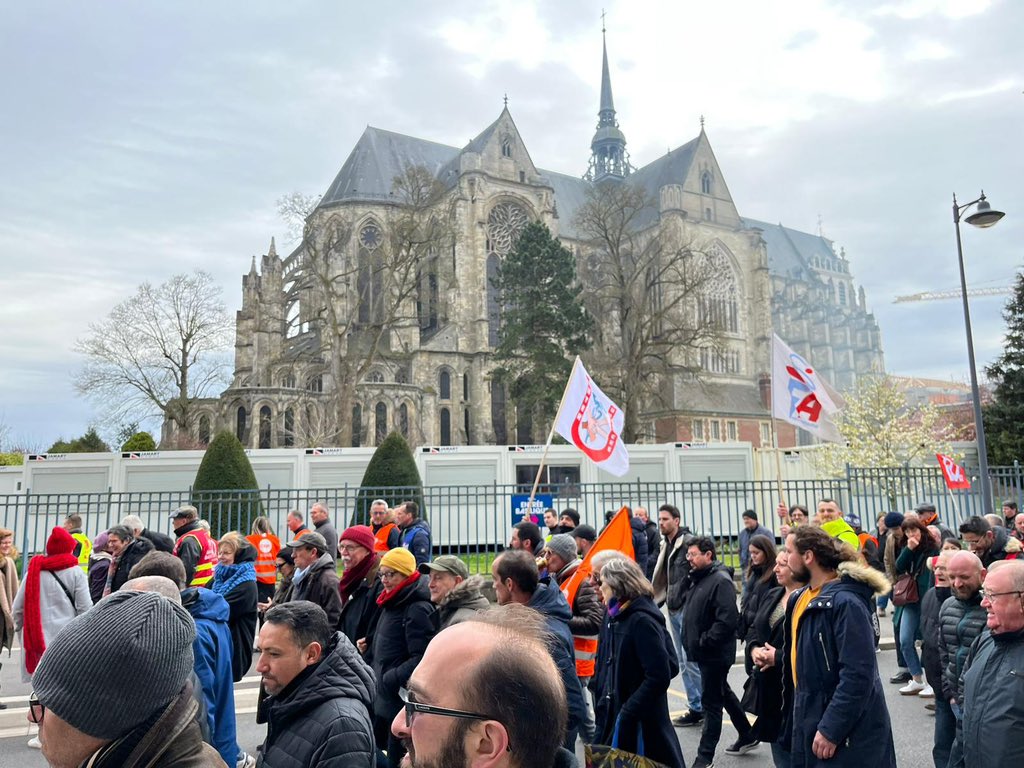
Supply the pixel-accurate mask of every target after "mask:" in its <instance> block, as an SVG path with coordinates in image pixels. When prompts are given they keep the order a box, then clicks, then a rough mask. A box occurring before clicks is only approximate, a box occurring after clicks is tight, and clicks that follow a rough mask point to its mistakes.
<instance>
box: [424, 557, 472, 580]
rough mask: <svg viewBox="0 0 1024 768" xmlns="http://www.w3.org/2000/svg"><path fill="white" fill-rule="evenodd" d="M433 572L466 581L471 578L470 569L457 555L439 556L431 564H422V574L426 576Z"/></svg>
mask: <svg viewBox="0 0 1024 768" xmlns="http://www.w3.org/2000/svg"><path fill="white" fill-rule="evenodd" d="M431 571H443V572H445V573H453V574H455V575H456V576H461V577H462V578H464V579H468V578H469V568H467V567H466V564H465V563H464V562H462V561H461V560H460V559H459V558H457V557H456V556H455V555H438V556H437V557H435V558H434V559H433V560H432V561H431V562H429V563H421V564H420V573H423V574H426V573H430V572H431Z"/></svg>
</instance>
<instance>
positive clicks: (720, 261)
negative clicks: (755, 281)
mask: <svg viewBox="0 0 1024 768" xmlns="http://www.w3.org/2000/svg"><path fill="white" fill-rule="evenodd" d="M705 259H706V265H707V268H708V269H709V277H708V280H707V281H706V283H705V285H704V288H703V290H702V291H701V295H700V296H699V297H698V299H697V322H698V323H700V324H701V325H714V326H717V327H718V328H721V329H722V330H723V331H726V332H728V333H739V296H738V294H739V291H738V289H737V280H736V274H735V272H734V271H733V268H732V264H730V262H729V259H728V257H727V256H726V255H725V254H723V253H722V252H721V251H720V250H718V248H717V247H712V249H711V250H710V251H709V252H708V253H707V254H706V256H705Z"/></svg>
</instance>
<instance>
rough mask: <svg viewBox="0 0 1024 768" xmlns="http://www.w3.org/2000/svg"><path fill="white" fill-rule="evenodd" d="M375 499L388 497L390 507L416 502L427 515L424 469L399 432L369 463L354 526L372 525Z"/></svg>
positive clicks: (385, 443)
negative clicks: (423, 484) (372, 505)
mask: <svg viewBox="0 0 1024 768" xmlns="http://www.w3.org/2000/svg"><path fill="white" fill-rule="evenodd" d="M374 499H384V501H386V502H387V503H388V506H389V507H394V506H396V505H398V504H400V503H402V502H403V501H415V502H416V503H417V504H418V505H419V508H420V517H421V518H425V517H426V510H425V509H424V508H423V488H422V483H421V481H420V471H419V470H418V469H417V468H416V460H415V459H414V458H413V455H412V449H410V448H409V444H408V443H407V442H406V441H405V438H403V437H402V436H401V435H400V434H398V433H397V432H392V433H391V434H390V435H388V436H387V437H385V438H384V440H383V442H381V444H380V445H378V446H377V450H375V451H374V452H373V456H372V457H371V458H370V463H369V464H367V465H366V471H365V472H364V473H363V482H362V483H361V484H360V488H359V497H358V498H357V500H356V509H355V513H354V514H353V516H352V521H351V525H369V523H370V504H371V503H372V502H373V500H374Z"/></svg>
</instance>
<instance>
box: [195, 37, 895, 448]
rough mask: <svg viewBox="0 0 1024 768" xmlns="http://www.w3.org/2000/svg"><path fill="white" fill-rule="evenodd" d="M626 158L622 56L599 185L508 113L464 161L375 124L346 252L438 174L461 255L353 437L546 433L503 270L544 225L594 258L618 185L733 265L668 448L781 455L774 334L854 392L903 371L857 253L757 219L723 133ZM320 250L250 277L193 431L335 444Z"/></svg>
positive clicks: (598, 147) (343, 177)
mask: <svg viewBox="0 0 1024 768" xmlns="http://www.w3.org/2000/svg"><path fill="white" fill-rule="evenodd" d="M625 147H626V141H625V136H624V134H623V132H622V131H621V130H620V128H619V126H618V123H617V120H616V113H615V109H614V103H613V100H612V91H611V80H610V76H609V71H608V57H607V50H606V51H605V54H604V61H603V72H602V87H601V103H600V110H599V123H598V127H597V130H596V132H595V135H594V139H593V142H592V145H591V159H590V166H589V169H588V171H587V173H586V174H585V175H584V176H583V177H582V178H581V177H574V176H568V175H564V174H561V173H555V172H552V171H546V170H543V169H540V168H537V167H536V166H535V165H534V163H533V160H532V158H531V156H530V153H529V151H528V149H527V147H526V144H525V142H524V141H523V138H522V137H521V136H520V134H519V132H518V130H517V128H516V125H515V123H514V121H513V119H512V116H511V114H510V113H509V110H508V108H507V106H506V108H505V109H504V110H503V111H502V112H501V114H500V115H499V116H498V118H497V120H495V121H494V122H493V123H492V124H491V125H490V126H488V127H487V128H486V129H485V130H484V131H483V132H482V133H481V134H480V135H479V136H477V137H476V138H475V139H473V140H472V141H471V142H469V144H467V145H466V146H465V147H462V148H461V149H459V148H456V147H451V146H446V145H442V144H437V143H434V142H430V141H425V140H422V139H417V138H414V137H411V136H406V135H402V134H398V133H393V132H389V131H385V130H380V129H377V128H373V127H367V128H366V130H365V131H364V133H363V135H362V136H361V137H360V139H359V141H358V142H357V143H356V146H355V147H354V148H353V150H352V152H351V154H350V155H349V157H348V158H347V159H346V161H345V163H344V165H343V166H342V168H341V170H340V171H339V173H338V175H337V177H336V178H335V180H334V182H333V183H332V184H331V186H330V187H329V188H328V190H327V191H326V193H325V194H324V195H323V197H322V198H321V200H320V202H319V204H318V206H317V210H316V211H315V212H314V214H313V216H314V217H316V216H317V215H319V214H328V213H338V214H341V215H344V216H345V217H346V220H348V221H350V222H352V236H351V237H350V239H349V240H348V241H347V242H346V246H345V248H346V250H347V255H346V256H344V258H349V259H351V261H352V263H362V262H361V261H360V260H363V259H372V258H373V254H374V251H375V250H376V249H378V248H380V247H381V243H382V242H383V241H384V240H385V239H386V238H387V237H388V234H389V233H388V228H389V226H393V223H392V222H393V219H394V215H395V202H394V189H393V180H394V178H395V177H396V176H397V175H399V174H400V173H402V172H403V170H404V169H405V168H408V167H412V166H417V167H422V168H426V169H428V170H429V171H430V172H431V174H433V176H434V177H435V178H436V179H437V181H438V182H440V184H441V185H443V186H444V188H445V190H446V191H445V205H446V206H450V210H451V211H452V213H453V218H452V221H454V233H453V235H454V236H453V238H452V243H451V246H450V252H448V250H447V249H446V250H445V252H443V253H439V254H437V255H436V262H437V265H438V266H437V268H436V269H435V270H434V271H431V272H429V273H427V274H425V275H423V276H420V278H419V282H418V284H417V287H416V290H415V292H414V294H415V295H413V296H410V297H409V299H408V307H409V310H408V312H406V313H405V314H404V315H403V316H402V317H401V318H400V319H399V318H396V319H395V321H394V327H393V328H389V329H388V330H387V332H386V333H384V335H383V336H382V341H381V344H380V346H379V349H380V354H379V355H378V356H377V358H376V359H375V361H374V363H373V365H370V366H367V367H366V370H365V371H364V373H363V375H362V376H361V377H360V378H359V380H358V382H356V383H355V386H354V392H352V393H350V399H351V401H352V402H351V403H350V404H349V403H346V404H345V408H346V409H347V408H349V405H350V406H351V411H350V413H351V417H352V419H353V424H354V425H358V428H357V429H355V428H354V429H353V436H352V441H351V442H352V444H354V445H375V444H377V443H379V442H380V441H381V440H382V439H383V437H384V436H385V435H386V434H387V433H389V432H391V431H393V430H397V431H399V432H401V433H402V434H403V435H405V436H406V437H407V439H409V441H410V442H411V443H412V444H414V445H437V446H444V445H479V444H499V445H500V444H512V443H530V442H534V441H537V440H540V441H542V440H543V437H544V435H539V436H538V435H537V430H536V429H535V430H532V432H531V431H528V430H525V429H523V424H524V422H525V421H526V420H525V419H517V418H516V413H515V408H514V406H513V404H511V403H509V402H508V400H507V396H506V392H505V389H504V388H503V386H502V385H501V384H499V383H498V382H496V381H494V380H493V378H492V376H491V372H492V370H493V368H494V365H495V363H494V361H493V358H492V353H493V350H494V347H495V346H496V344H497V334H498V324H499V320H500V317H499V316H500V309H499V307H498V304H497V296H496V294H495V291H494V289H493V288H492V287H491V286H490V278H491V277H493V276H494V274H495V270H496V268H497V266H498V264H499V263H500V260H501V259H502V258H503V257H504V256H505V255H506V254H508V253H509V252H510V250H511V249H512V247H513V245H514V242H515V238H516V235H517V233H518V232H519V231H520V230H521V229H522V227H523V226H525V225H526V224H527V223H528V222H531V221H541V222H543V223H544V224H546V225H547V226H548V227H549V228H550V230H551V231H552V233H554V234H555V235H556V236H557V237H558V238H559V239H560V240H561V241H562V242H563V244H564V245H566V246H567V247H568V248H569V249H570V250H571V251H573V252H574V253H576V254H577V255H579V254H581V253H583V252H584V250H585V248H586V244H585V243H584V242H583V239H582V237H581V235H580V233H579V232H577V231H576V229H575V226H574V217H575V213H576V211H577V210H578V209H579V208H580V206H581V205H583V203H584V201H585V199H586V194H587V190H588V188H589V187H590V186H591V185H593V184H597V183H604V182H612V183H622V182H624V183H631V184H634V185H638V186H640V187H642V188H643V189H644V190H645V191H646V192H647V193H649V195H650V196H651V197H652V199H654V200H656V201H657V210H656V211H652V215H651V217H650V219H651V220H650V221H649V223H648V224H646V225H645V226H649V227H652V228H655V227H664V226H667V225H668V224H669V223H670V222H672V225H673V226H675V227H677V228H678V229H680V230H682V231H684V232H686V233H687V234H688V235H689V236H691V237H693V238H695V239H699V240H700V241H701V242H702V243H705V244H706V246H705V248H706V252H707V253H708V254H709V258H710V259H711V260H712V261H713V263H714V264H715V269H716V277H715V279H714V280H712V281H711V282H710V283H709V284H708V286H707V287H706V289H705V291H706V294H707V295H706V299H707V306H710V307H713V308H714V311H715V312H717V317H718V319H719V320H720V321H721V323H722V325H723V328H724V341H723V343H722V344H721V345H720V346H719V347H718V348H717V349H710V348H709V349H702V350H693V351H692V355H693V356H694V362H695V363H696V364H698V365H699V367H700V368H701V369H702V371H703V373H702V375H701V376H700V377H699V379H698V380H694V379H693V377H682V376H680V377H679V378H678V380H674V381H672V382H670V383H669V384H668V386H667V387H663V390H665V391H667V392H668V393H669V399H668V402H663V403H660V404H659V406H658V408H657V409H653V408H652V409H651V410H650V412H648V413H645V414H644V419H643V421H644V424H645V428H646V430H647V431H648V432H649V435H650V437H649V439H651V440H655V441H658V442H669V441H679V440H682V441H736V440H744V441H749V442H751V443H753V444H754V445H755V446H762V445H767V444H770V437H769V424H770V417H769V411H768V409H767V407H766V403H767V394H768V379H767V375H768V371H770V359H769V355H770V339H771V334H772V332H773V330H774V331H775V332H777V333H778V334H779V335H780V336H781V337H782V338H783V339H785V340H786V341H787V343H789V345H790V346H791V347H793V349H795V350H796V351H798V352H800V353H801V354H804V355H805V356H807V357H808V359H810V360H811V361H813V362H814V364H815V366H816V367H817V368H818V370H819V371H820V372H822V373H823V374H824V375H825V376H826V377H828V378H829V379H830V380H831V381H832V383H833V384H834V385H835V386H836V387H837V388H838V389H840V390H842V389H845V388H848V387H850V386H852V385H853V384H854V383H855V381H856V379H857V376H858V375H861V374H863V373H866V372H871V371H881V370H883V358H882V345H881V334H880V331H879V328H878V324H877V323H876V321H875V319H874V316H873V315H872V314H871V313H870V312H868V310H867V306H866V300H865V296H864V291H863V288H858V287H856V286H855V284H854V280H853V277H852V275H851V272H850V264H849V260H848V259H847V257H846V255H845V253H844V252H843V251H842V250H839V251H837V250H836V248H835V247H834V245H833V243H832V242H831V241H830V240H828V239H826V238H824V237H822V236H820V235H813V234H809V233H806V232H800V231H797V230H793V229H790V228H788V227H784V226H782V225H781V224H769V223H766V222H761V221H756V220H753V219H749V218H744V217H742V216H741V215H740V214H739V212H738V211H737V209H736V206H735V204H734V203H733V199H732V196H731V195H730V192H729V188H728V186H727V185H726V182H725V178H724V175H723V173H722V170H721V168H720V166H719V164H718V162H717V160H716V158H715V154H714V152H713V151H712V148H711V144H710V141H709V140H708V136H707V134H706V132H705V131H704V129H703V125H702V126H701V131H700V134H699V135H698V136H697V137H696V138H694V139H692V140H691V141H689V142H687V143H686V144H683V145H682V146H680V147H678V148H676V149H673V150H670V151H669V152H668V153H666V154H665V155H664V156H662V157H659V158H657V159H655V160H653V161H652V162H650V163H648V164H647V165H644V166H643V167H641V168H636V169H634V168H632V166H631V165H630V162H629V157H628V155H627V154H626V150H625ZM304 247H305V246H304V245H300V246H299V247H298V248H297V249H296V250H295V251H293V252H292V253H291V254H288V255H287V256H283V257H282V256H281V255H279V254H278V253H277V251H276V248H275V246H274V243H273V241H271V245H270V248H269V249H268V252H267V253H266V254H264V255H263V256H262V257H261V258H260V259H259V263H258V264H257V260H256V259H255V258H254V259H253V263H252V267H251V269H250V270H249V273H248V274H246V275H245V276H243V278H242V295H243V301H242V308H241V310H239V312H238V314H237V319H236V325H237V327H236V342H235V367H234V375H233V379H232V382H231V385H230V386H229V388H228V389H226V390H225V391H224V392H223V393H222V394H221V396H220V397H219V398H210V399H206V400H202V401H200V402H199V403H198V404H197V405H198V409H197V413H198V417H197V419H196V421H195V422H194V425H193V429H194V433H195V434H194V435H193V436H194V437H195V438H196V439H197V440H198V441H199V442H200V443H203V442H207V441H208V440H209V439H210V435H211V434H212V433H214V432H215V431H216V430H218V429H224V428H227V429H231V430H233V431H235V432H236V434H237V435H238V437H239V438H240V439H241V440H242V442H243V444H245V445H247V446H248V447H251V448H271V447H273V448H278V447H292V446H294V447H311V446H323V445H330V444H332V443H331V439H330V437H329V436H330V435H333V434H334V431H333V430H334V424H333V422H334V420H335V418H336V410H335V408H336V404H335V403H336V400H337V398H335V397H334V392H335V390H336V387H335V382H334V381H333V380H332V376H331V366H330V365H329V364H328V361H327V359H326V356H325V354H324V343H323V338H322V336H321V334H322V333H324V332H325V330H324V329H325V326H324V325H323V324H322V323H318V322H317V321H316V318H317V317H320V316H321V314H322V309H323V303H324V301H325V299H324V297H323V296H322V295H321V294H318V293H317V292H316V291H312V290H309V289H308V282H307V283H305V289H304V288H303V285H304V282H303V275H302V265H303V263H304V261H303V258H304V255H306V254H304V253H303V250H302V249H303V248H304ZM352 274H353V279H352V280H351V281H349V282H350V283H351V284H350V285H349V286H348V288H347V291H348V294H347V295H346V294H344V292H343V293H342V295H340V296H337V297H335V301H336V302H338V306H337V307H336V308H340V311H341V312H342V313H350V314H351V313H361V312H367V311H372V304H366V303H365V302H364V303H362V304H361V303H360V301H359V297H360V296H367V295H371V294H372V293H373V292H374V291H375V290H376V287H375V283H374V278H372V277H369V276H364V274H363V272H361V271H357V270H356V271H353V273H352ZM585 288H586V286H585V285H584V289H585ZM368 306H369V307H371V309H367V307H368ZM351 316H353V317H355V315H351ZM359 319H362V318H359ZM368 319H369V318H368ZM343 343H345V344H346V345H347V346H346V347H345V349H346V350H347V351H346V354H349V355H359V354H360V352H359V343H358V342H357V340H356V338H355V337H354V336H353V337H352V338H351V339H348V340H346V341H344V342H343ZM688 354H691V353H688ZM517 427H518V428H517ZM540 429H541V430H546V426H541V427H540ZM794 433H795V430H793V429H792V428H791V427H788V426H787V425H784V424H783V425H781V428H780V430H779V435H778V440H779V444H780V445H783V446H785V445H793V444H795V443H796V442H797V441H798V440H799V439H800V438H799V436H798V435H796V434H794Z"/></svg>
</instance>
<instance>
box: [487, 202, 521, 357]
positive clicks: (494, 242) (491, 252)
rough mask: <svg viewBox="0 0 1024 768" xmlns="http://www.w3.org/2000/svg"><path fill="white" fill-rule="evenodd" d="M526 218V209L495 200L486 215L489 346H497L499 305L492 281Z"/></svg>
mask: <svg viewBox="0 0 1024 768" xmlns="http://www.w3.org/2000/svg"><path fill="white" fill-rule="evenodd" d="M529 221H530V219H529V216H528V215H527V213H526V210H525V209H524V208H523V207H522V206H521V205H519V204H517V203H513V202H502V203H498V204H497V205H495V206H494V207H493V208H492V209H491V213H490V215H489V216H488V217H487V341H488V343H489V344H490V345H491V346H492V347H496V346H498V330H499V328H500V327H501V306H500V304H499V301H498V289H497V288H495V287H494V284H493V281H494V280H495V279H496V278H497V276H498V265H499V264H500V261H501V259H502V258H503V257H505V256H507V255H508V254H509V252H511V250H512V248H513V247H515V243H516V240H517V239H519V234H520V233H521V232H522V231H523V228H524V227H525V226H526V225H527V224H528V223H529Z"/></svg>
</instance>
